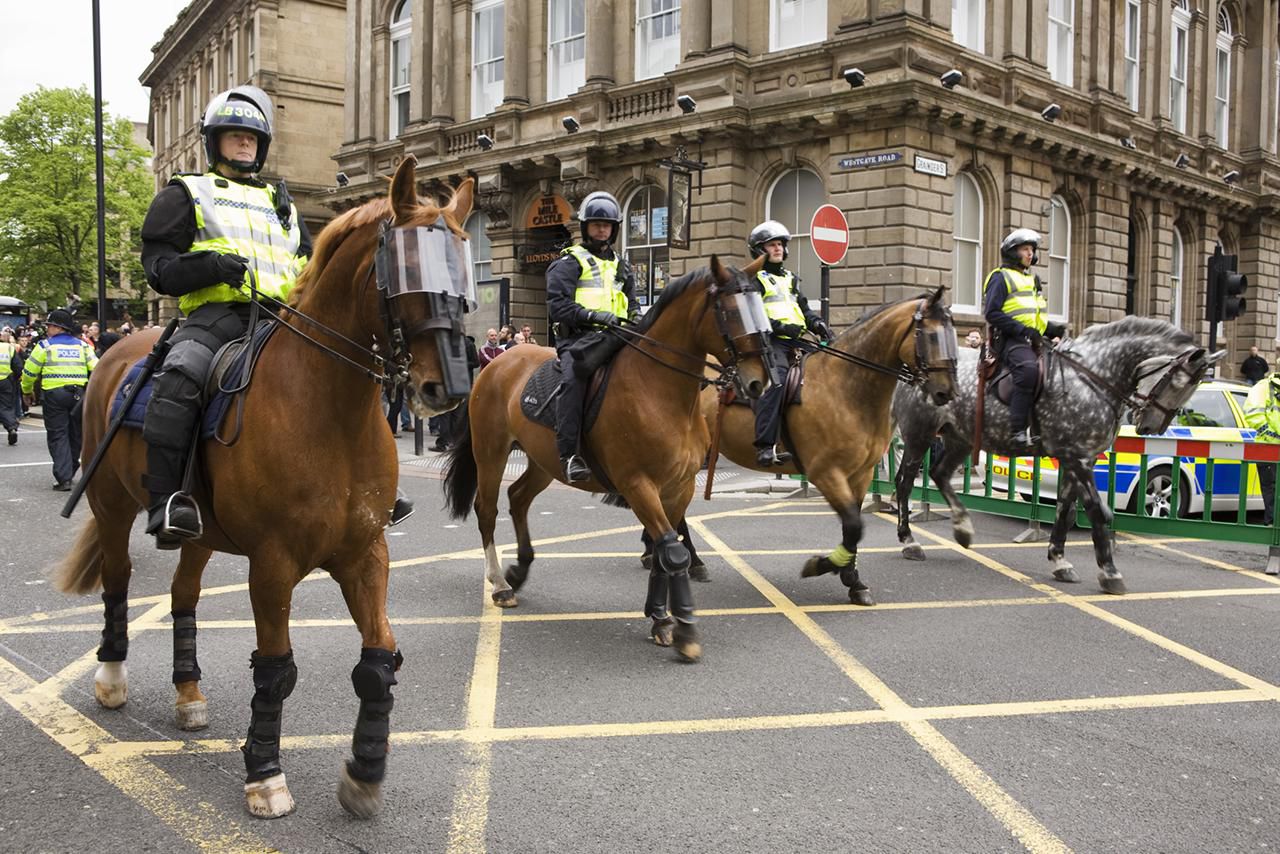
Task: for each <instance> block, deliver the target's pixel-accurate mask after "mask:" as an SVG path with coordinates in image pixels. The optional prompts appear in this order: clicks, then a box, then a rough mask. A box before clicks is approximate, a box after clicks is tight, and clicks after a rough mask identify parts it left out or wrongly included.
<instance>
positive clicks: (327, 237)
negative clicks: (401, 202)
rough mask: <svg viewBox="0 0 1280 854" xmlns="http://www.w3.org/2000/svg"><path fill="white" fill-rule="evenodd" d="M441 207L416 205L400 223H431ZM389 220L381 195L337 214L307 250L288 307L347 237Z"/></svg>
mask: <svg viewBox="0 0 1280 854" xmlns="http://www.w3.org/2000/svg"><path fill="white" fill-rule="evenodd" d="M443 210H444V209H443V208H441V207H439V206H437V205H435V204H432V203H430V202H428V203H426V204H419V205H418V206H417V207H416V208H415V209H414V210H413V213H412V215H411V216H410V217H409V219H408V221H406V222H404V223H401V224H402V225H406V226H408V225H427V224H430V223H433V222H435V221H436V220H437V219H439V218H440V215H441V213H442V212H443ZM391 218H392V210H391V200H390V199H388V198H387V197H385V196H379V197H378V198H376V199H371V200H370V201H368V202H365V203H364V204H363V205H361V206H360V207H358V208H352V209H351V210H349V211H346V212H345V213H342V214H339V215H338V216H337V217H335V218H334V219H333V220H331V221H330V222H329V223H328V224H327V225H326V226H325V227H324V229H323V230H322V231H321V232H320V236H319V237H318V238H316V243H315V246H314V247H313V248H312V250H311V260H309V261H308V262H307V266H305V267H303V268H302V273H301V274H300V275H299V276H298V281H297V284H295V285H294V288H293V290H292V291H291V292H290V294H289V305H291V306H295V307H296V306H297V305H298V299H299V298H300V297H301V296H302V295H303V294H305V293H306V291H307V289H308V286H309V285H310V284H311V283H312V282H314V281H315V280H316V279H319V278H320V276H321V275H322V274H323V273H324V269H325V267H327V266H328V265H329V262H330V261H331V260H333V256H334V254H335V253H337V251H338V247H340V246H341V245H342V243H343V241H345V240H346V239H347V238H348V237H350V236H351V235H352V234H355V233H356V232H357V231H359V230H360V229H362V228H364V227H366V226H368V225H371V224H374V223H379V222H382V221H384V220H388V219H391ZM444 221H445V223H447V224H448V226H449V230H450V231H452V232H453V233H454V234H457V235H458V236H459V237H461V238H462V239H464V240H465V239H467V233H466V231H464V230H463V229H462V228H461V227H460V226H458V225H457V224H455V223H453V222H451V221H450V220H449V218H448V217H445V218H444Z"/></svg>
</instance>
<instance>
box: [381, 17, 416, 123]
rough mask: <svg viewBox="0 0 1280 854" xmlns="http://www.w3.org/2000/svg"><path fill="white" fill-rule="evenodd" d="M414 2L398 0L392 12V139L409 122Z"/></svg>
mask: <svg viewBox="0 0 1280 854" xmlns="http://www.w3.org/2000/svg"><path fill="white" fill-rule="evenodd" d="M412 34H413V3H412V2H410V0H400V3H399V5H397V6H396V10H395V11H394V12H392V13H391V74H390V75H388V76H389V78H390V80H391V112H390V114H389V115H390V120H389V122H388V128H387V135H388V136H389V137H390V138H391V139H395V138H396V137H398V136H399V135H400V132H401V131H403V130H404V127H405V125H407V124H409V73H410V71H411V69H410V67H409V63H410V57H411V55H412V53H413V49H412V47H411V44H410V42H411V39H410V36H411V35H412Z"/></svg>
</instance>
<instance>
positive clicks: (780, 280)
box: [747, 220, 835, 466]
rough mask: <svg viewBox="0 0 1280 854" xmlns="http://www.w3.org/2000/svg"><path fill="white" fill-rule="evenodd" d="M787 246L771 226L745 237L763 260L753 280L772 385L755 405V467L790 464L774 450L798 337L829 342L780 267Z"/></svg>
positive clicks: (784, 234)
mask: <svg viewBox="0 0 1280 854" xmlns="http://www.w3.org/2000/svg"><path fill="white" fill-rule="evenodd" d="M790 242H791V232H789V231H787V228H786V226H784V225H783V224H782V223H780V222H777V221H775V220H766V221H765V222H762V223H760V224H759V225H757V226H756V227H755V228H753V229H751V236H750V237H748V238H747V248H748V249H750V250H751V257H752V258H759V257H760V256H761V255H764V256H765V261H764V268H763V269H761V270H760V272H759V273H757V274H756V278H758V279H759V280H760V284H761V285H763V286H764V310H765V314H767V315H768V316H769V322H770V323H771V324H772V326H773V332H772V333H771V334H770V335H769V340H770V342H771V343H772V345H773V383H772V384H771V385H770V386H769V388H768V389H766V390H765V392H764V394H762V395H760V397H759V398H757V399H756V403H755V406H756V438H755V448H756V465H759V466H774V465H779V466H780V465H783V464H784V463H786V462H787V461H788V460H790V459H791V455H790V454H789V453H787V452H786V451H781V452H779V451H777V450H776V449H775V447H774V446H775V445H776V444H777V442H778V428H779V426H780V425H781V422H782V393H783V390H784V389H783V384H784V383H785V382H786V379H787V368H788V366H789V365H790V364H791V354H792V353H793V352H795V349H796V346H797V345H798V344H799V341H800V336H802V335H804V333H805V330H806V329H807V330H809V331H811V332H813V333H814V334H816V335H818V336H819V337H821V338H822V339H823V340H824V341H830V340H831V339H832V338H833V337H835V336H834V335H833V334H832V331H831V327H830V326H828V325H827V322H826V321H825V320H823V319H822V315H820V314H819V313H818V312H816V311H813V310H812V309H810V308H809V301H808V300H807V299H805V296H804V294H802V293H801V292H800V287H799V285H800V278H799V277H798V276H796V274H795V273H793V272H791V271H790V270H788V269H787V268H786V267H783V266H782V262H783V261H785V260H786V259H787V255H788V251H787V247H788V244H789V243H790Z"/></svg>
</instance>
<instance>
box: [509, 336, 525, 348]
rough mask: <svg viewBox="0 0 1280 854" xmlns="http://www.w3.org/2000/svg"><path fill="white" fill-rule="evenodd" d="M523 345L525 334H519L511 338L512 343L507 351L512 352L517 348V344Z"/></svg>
mask: <svg viewBox="0 0 1280 854" xmlns="http://www.w3.org/2000/svg"><path fill="white" fill-rule="evenodd" d="M523 343H524V333H523V332H517V333H516V334H515V335H512V336H511V343H510V344H509V345H507V349H508V350H510V349H511V348H512V347H514V346H516V345H517V344H523Z"/></svg>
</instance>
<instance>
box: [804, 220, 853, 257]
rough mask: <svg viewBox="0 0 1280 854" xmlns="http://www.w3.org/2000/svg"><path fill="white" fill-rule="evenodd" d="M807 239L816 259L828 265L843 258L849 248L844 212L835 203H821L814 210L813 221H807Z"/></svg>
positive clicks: (847, 227) (847, 225)
mask: <svg viewBox="0 0 1280 854" xmlns="http://www.w3.org/2000/svg"><path fill="white" fill-rule="evenodd" d="M809 241H810V242H811V243H812V244H813V253H814V254H815V255H817V256H818V260H819V261H821V262H822V263H823V264H826V265H827V266H828V267H831V266H834V265H836V264H839V263H840V262H841V261H842V260H844V253H845V252H846V251H847V250H848V249H849V224H848V223H847V222H845V219H844V212H843V211H841V210H840V209H839V208H838V207H836V206H835V205H823V206H822V207H820V208H818V209H817V210H816V211H814V212H813V221H812V222H811V223H809Z"/></svg>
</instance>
